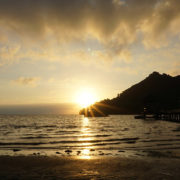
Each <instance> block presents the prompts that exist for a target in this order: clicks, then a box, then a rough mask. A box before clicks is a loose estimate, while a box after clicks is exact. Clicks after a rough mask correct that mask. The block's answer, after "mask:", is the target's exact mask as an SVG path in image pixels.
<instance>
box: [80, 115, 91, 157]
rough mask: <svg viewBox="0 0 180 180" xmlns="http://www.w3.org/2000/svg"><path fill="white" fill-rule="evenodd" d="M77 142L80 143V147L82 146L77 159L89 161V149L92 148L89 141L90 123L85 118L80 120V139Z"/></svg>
mask: <svg viewBox="0 0 180 180" xmlns="http://www.w3.org/2000/svg"><path fill="white" fill-rule="evenodd" d="M78 140H79V142H82V146H83V150H82V152H81V156H79V158H80V159H91V156H90V147H91V146H92V143H91V141H92V140H93V138H92V134H91V129H90V122H89V119H88V118H87V117H84V118H83V119H82V128H81V137H80V138H79V139H78ZM86 141H87V142H86Z"/></svg>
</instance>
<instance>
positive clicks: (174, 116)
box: [154, 112, 180, 122]
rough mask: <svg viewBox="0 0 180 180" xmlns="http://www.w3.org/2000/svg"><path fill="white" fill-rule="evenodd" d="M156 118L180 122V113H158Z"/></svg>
mask: <svg viewBox="0 0 180 180" xmlns="http://www.w3.org/2000/svg"><path fill="white" fill-rule="evenodd" d="M154 118H155V119H157V120H165V121H173V122H180V112H171V113H156V114H154Z"/></svg>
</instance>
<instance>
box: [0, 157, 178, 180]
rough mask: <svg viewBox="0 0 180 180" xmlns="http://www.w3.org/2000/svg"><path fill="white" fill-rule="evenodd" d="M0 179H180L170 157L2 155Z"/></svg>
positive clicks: (176, 164)
mask: <svg viewBox="0 0 180 180" xmlns="http://www.w3.org/2000/svg"><path fill="white" fill-rule="evenodd" d="M0 179H2V180H6V179H13V180H22V179H47V180H51V179H52V180H56V179H146V180H147V179H153V180H155V179H171V180H172V179H177V180H179V179H180V160H179V159H169V158H145V159H137V158H124V157H102V158H100V157H98V158H93V159H77V158H75V157H55V156H54V157H47V156H44V157H43V156H39V157H38V156H1V157H0Z"/></svg>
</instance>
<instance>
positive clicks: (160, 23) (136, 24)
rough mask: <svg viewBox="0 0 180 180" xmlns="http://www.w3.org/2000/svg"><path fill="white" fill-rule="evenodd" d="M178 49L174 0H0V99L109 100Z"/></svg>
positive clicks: (177, 67) (171, 59)
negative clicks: (86, 96)
mask: <svg viewBox="0 0 180 180" xmlns="http://www.w3.org/2000/svg"><path fill="white" fill-rule="evenodd" d="M179 49H180V1H179V0H0V84H1V86H0V105H15V104H18V105H22V104H26V105H30V104H57V103H74V102H76V98H77V94H79V93H81V92H83V91H86V89H88V90H89V89H90V90H91V91H92V92H93V93H94V94H95V95H96V100H98V101H99V100H102V99H104V98H113V97H115V96H116V95H117V94H118V93H121V92H122V91H123V90H125V89H127V88H128V87H130V86H132V85H133V84H135V83H137V82H139V81H141V80H143V79H144V78H145V77H146V76H148V75H149V74H150V73H152V72H153V71H158V72H160V73H167V74H170V75H172V76H176V75H179V74H180V58H179V57H180V56H179V55H180V51H179Z"/></svg>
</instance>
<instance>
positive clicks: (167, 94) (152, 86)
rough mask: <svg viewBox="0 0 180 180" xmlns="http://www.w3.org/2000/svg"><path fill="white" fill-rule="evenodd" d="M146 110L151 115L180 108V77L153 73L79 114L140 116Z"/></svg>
mask: <svg viewBox="0 0 180 180" xmlns="http://www.w3.org/2000/svg"><path fill="white" fill-rule="evenodd" d="M144 108H147V110H148V111H149V112H151V113H153V112H158V111H167V110H172V109H178V108H180V76H175V77H172V76H170V75H167V74H160V73H158V72H153V73H152V74H150V75H149V76H148V77H147V78H145V79H144V80H143V81H141V82H139V83H137V84H135V85H133V86H132V87H130V88H128V89H126V90H125V91H123V92H122V93H120V94H118V95H117V97H115V98H113V99H105V100H102V101H100V102H96V103H95V104H93V105H91V106H89V107H88V108H84V109H82V110H80V112H79V113H80V114H84V115H87V116H102V115H107V114H139V113H141V112H142V111H143V109H144Z"/></svg>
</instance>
